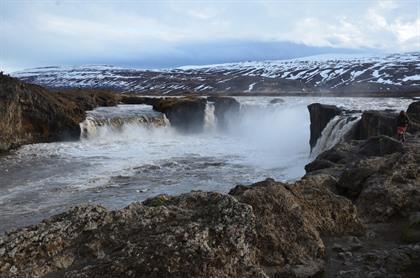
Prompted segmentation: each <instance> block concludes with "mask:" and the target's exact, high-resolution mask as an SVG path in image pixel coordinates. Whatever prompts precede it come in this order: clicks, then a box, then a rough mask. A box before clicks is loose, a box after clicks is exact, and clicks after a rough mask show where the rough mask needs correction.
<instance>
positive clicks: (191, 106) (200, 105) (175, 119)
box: [153, 97, 207, 132]
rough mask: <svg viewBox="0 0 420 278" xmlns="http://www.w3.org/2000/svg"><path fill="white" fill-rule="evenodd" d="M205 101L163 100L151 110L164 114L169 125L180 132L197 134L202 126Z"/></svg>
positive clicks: (191, 98)
mask: <svg viewBox="0 0 420 278" xmlns="http://www.w3.org/2000/svg"><path fill="white" fill-rule="evenodd" d="M206 102H207V101H206V99H203V98H199V97H181V98H163V99H160V100H159V101H158V102H157V103H155V104H154V105H153V109H154V110H156V111H159V112H162V113H165V115H166V117H167V118H168V120H169V121H170V123H171V125H172V126H173V127H175V128H176V129H178V130H180V131H182V132H199V131H202V130H203V126H204V113H205V112H204V111H205V109H206Z"/></svg>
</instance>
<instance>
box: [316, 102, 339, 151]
mask: <svg viewBox="0 0 420 278" xmlns="http://www.w3.org/2000/svg"><path fill="white" fill-rule="evenodd" d="M308 110H309V117H310V121H311V126H310V130H311V137H310V139H309V145H310V146H311V149H312V148H313V147H314V146H315V144H316V142H317V141H318V138H319V137H320V136H321V133H322V130H323V129H324V128H325V126H326V125H327V124H328V122H329V121H331V120H332V119H333V118H334V117H335V116H337V115H340V114H341V113H342V110H341V109H340V108H338V107H337V106H334V105H325V104H321V103H313V104H311V105H308Z"/></svg>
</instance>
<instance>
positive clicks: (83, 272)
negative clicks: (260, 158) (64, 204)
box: [0, 193, 264, 277]
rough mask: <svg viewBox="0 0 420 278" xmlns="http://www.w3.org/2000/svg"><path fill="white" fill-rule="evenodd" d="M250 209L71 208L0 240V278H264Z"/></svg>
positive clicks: (192, 204)
mask: <svg viewBox="0 0 420 278" xmlns="http://www.w3.org/2000/svg"><path fill="white" fill-rule="evenodd" d="M255 240H256V234H255V216H254V214H253V213H252V208H251V207H250V206H248V205H246V204H243V203H239V202H238V201H237V200H235V199H234V198H233V197H230V196H228V195H222V194H219V193H190V194H184V195H181V196H179V197H168V196H159V197H157V198H155V199H152V200H148V201H147V202H145V204H139V203H134V204H132V205H130V206H128V207H127V208H125V209H122V210H119V211H116V212H110V211H107V210H106V209H105V208H103V207H100V206H83V207H76V208H74V209H72V210H71V211H69V212H67V213H64V214H61V215H58V216H55V217H53V218H51V219H49V220H47V221H44V222H43V223H41V224H39V225H37V226H34V227H29V228H26V229H23V230H20V231H19V232H15V233H11V234H9V235H7V236H6V237H3V238H1V240H0V273H1V274H0V276H2V277H9V276H14V275H15V276H17V277H29V276H30V277H41V276H45V275H50V276H51V275H53V276H60V277H99V276H102V277H187V276H188V277H199V276H202V275H203V274H205V275H206V277H258V275H259V276H260V277H264V275H263V273H262V271H261V270H259V268H258V267H256V251H257V250H256V248H255V244H254V242H255Z"/></svg>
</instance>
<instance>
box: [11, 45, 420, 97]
mask: <svg viewBox="0 0 420 278" xmlns="http://www.w3.org/2000/svg"><path fill="white" fill-rule="evenodd" d="M12 75H13V76H15V77H18V78H20V79H22V80H25V81H28V82H32V83H36V84H40V85H44V86H48V87H53V88H63V87H93V88H113V89H116V90H120V91H123V92H137V93H142V94H150V93H159V94H181V93H188V92H199V93H216V92H217V93H277V92H278V93H281V92H350V93H351V92H387V91H392V92H409V91H410V92H412V91H416V90H417V91H420V52H416V53H402V54H393V55H384V56H366V55H365V56H360V55H359V56H343V55H340V56H337V55H336V56H335V55H321V56H313V57H307V58H300V59H293V60H276V61H262V62H241V63H229V64H217V65H205V66H186V67H180V68H175V69H165V70H144V69H130V68H121V67H113V66H97V65H94V66H78V67H43V68H34V69H29V70H24V71H20V72H15V73H13V74H12Z"/></svg>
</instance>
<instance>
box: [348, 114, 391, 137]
mask: <svg viewBox="0 0 420 278" xmlns="http://www.w3.org/2000/svg"><path fill="white" fill-rule="evenodd" d="M397 115H398V114H397V113H395V112H390V111H365V112H363V114H362V118H361V119H360V121H359V122H358V123H357V124H356V127H355V131H354V139H356V140H361V139H367V138H369V137H372V136H378V135H387V136H390V137H395V134H396V128H397V121H396V118H397Z"/></svg>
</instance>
